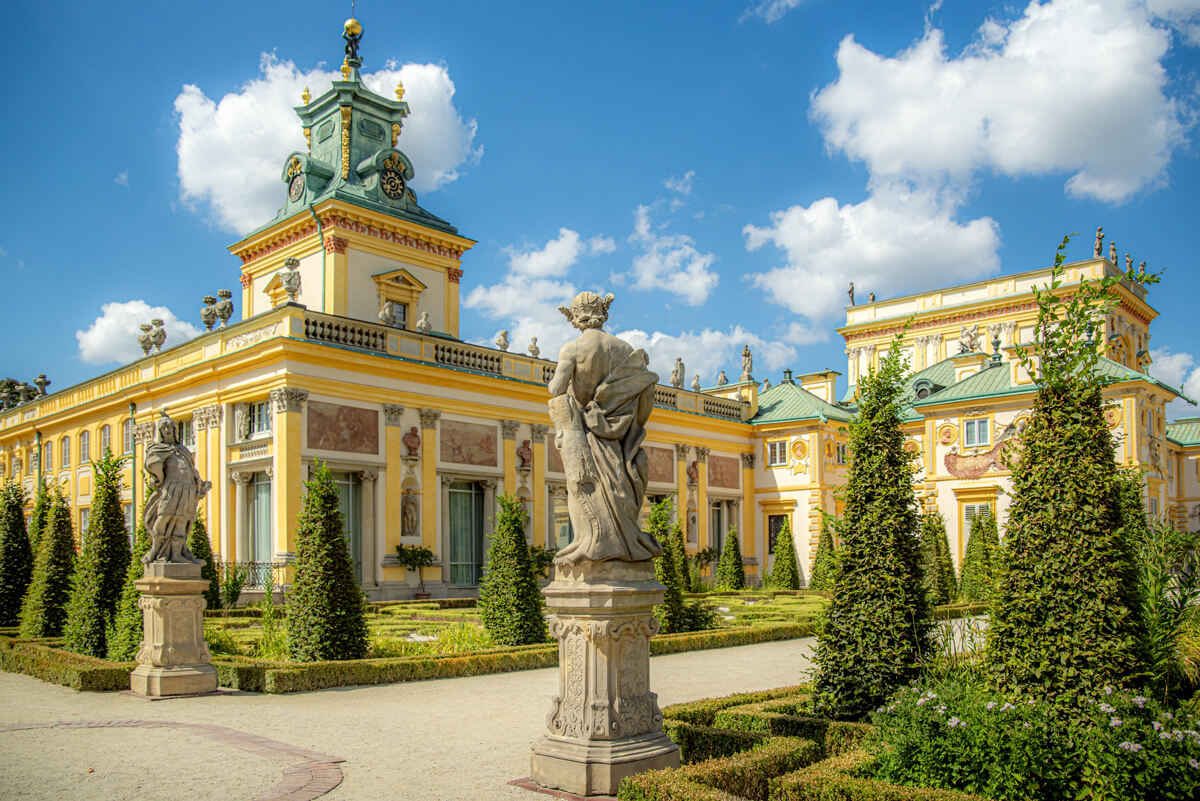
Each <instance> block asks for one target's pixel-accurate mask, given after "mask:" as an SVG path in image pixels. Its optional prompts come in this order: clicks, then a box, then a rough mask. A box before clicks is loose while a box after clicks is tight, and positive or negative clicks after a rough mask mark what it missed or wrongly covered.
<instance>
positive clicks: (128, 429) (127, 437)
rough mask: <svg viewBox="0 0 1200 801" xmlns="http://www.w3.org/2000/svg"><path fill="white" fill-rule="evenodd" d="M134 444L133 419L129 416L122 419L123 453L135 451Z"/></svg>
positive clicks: (123, 454) (126, 454)
mask: <svg viewBox="0 0 1200 801" xmlns="http://www.w3.org/2000/svg"><path fill="white" fill-rule="evenodd" d="M133 446H134V442H133V420H131V419H128V418H127V419H125V420H122V421H121V448H122V450H121V455H122V456H128V455H129V454H131V453H133Z"/></svg>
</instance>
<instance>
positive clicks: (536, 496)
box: [530, 423, 551, 548]
mask: <svg viewBox="0 0 1200 801" xmlns="http://www.w3.org/2000/svg"><path fill="white" fill-rule="evenodd" d="M549 433H550V426H547V425H543V424H541V423H534V424H533V426H532V437H533V439H532V441H531V443H530V444H531V445H532V446H533V475H532V481H533V484H532V486H533V544H534V545H541V546H543V547H545V548H549V547H551V546H550V543H549V542H547V539H548V537H549V536H550V535H549V533H548V528H547V522H546V448H548V447H549V446H548V445H547V444H546V436H547V435H548V434H549Z"/></svg>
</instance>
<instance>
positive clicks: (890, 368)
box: [813, 337, 931, 718]
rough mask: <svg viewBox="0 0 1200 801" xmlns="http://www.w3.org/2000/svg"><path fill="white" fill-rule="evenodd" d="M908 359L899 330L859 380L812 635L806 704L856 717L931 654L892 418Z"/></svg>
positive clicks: (911, 513) (906, 477)
mask: <svg viewBox="0 0 1200 801" xmlns="http://www.w3.org/2000/svg"><path fill="white" fill-rule="evenodd" d="M906 372H907V371H906V366H905V364H904V361H903V359H902V357H901V354H900V341H899V337H897V339H896V340H895V341H893V343H892V347H891V349H890V351H889V352H888V354H887V356H886V357H884V359H883V360H882V361H881V363H880V367H879V370H878V371H877V372H876V371H872V372H871V373H870V374H869V375H868V376H867V377H866V378H864V379H863V380H861V381H860V382H859V385H858V388H859V410H858V414H856V415H855V416H854V418H853V419H852V420H851V422H850V451H851V453H852V454H853V456H854V458H853V459H852V460H851V463H850V476H849V479H848V481H847V484H846V487H845V490H844V497H845V499H846V514H845V517H844V519H843V520H842V522H841V535H842V543H841V547H840V548H839V550H838V570H837V576H836V578H835V580H834V585H833V596H832V598H831V599H830V602H829V606H828V607H827V609H826V612H825V618H824V620H823V623H822V626H821V629H820V633H819V635H818V638H817V652H816V656H815V662H816V665H817V669H816V678H815V683H814V695H813V703H814V706H815V708H816V709H817V710H818V712H819V713H820V714H823V715H828V716H831V717H836V718H860V717H862V716H863V715H865V714H866V713H868V712H870V711H871V710H873V709H875V708H876V707H878V706H879V705H880V704H881V703H882V702H883V701H884V700H886V699H887V698H888V697H889V696H891V695H892V694H893V693H894V692H895V691H896V690H898V689H899V688H900V687H902V686H904V685H905V684H908V683H909V682H910V681H912V680H913V679H915V678H916V677H917V675H918V674H919V671H920V662H921V659H922V658H923V656H924V655H925V654H927V653H929V652H930V629H931V625H930V622H929V607H928V604H927V603H926V600H925V592H924V589H923V588H922V586H921V568H920V553H919V545H920V542H919V539H918V536H917V534H918V532H917V511H916V498H915V497H914V495H913V488H912V473H911V472H910V470H909V459H908V455H907V454H905V452H904V447H903V446H904V435H903V434H902V433H901V430H900V423H901V419H902V413H903V404H904V382H905V377H906Z"/></svg>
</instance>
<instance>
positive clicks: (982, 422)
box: [962, 417, 992, 448]
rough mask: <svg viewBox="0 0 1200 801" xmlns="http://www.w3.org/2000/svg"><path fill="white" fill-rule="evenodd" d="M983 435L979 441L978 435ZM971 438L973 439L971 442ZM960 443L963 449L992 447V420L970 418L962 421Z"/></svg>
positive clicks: (987, 418)
mask: <svg viewBox="0 0 1200 801" xmlns="http://www.w3.org/2000/svg"><path fill="white" fill-rule="evenodd" d="M980 433H982V434H983V435H984V438H983V441H982V442H981V441H979V434H980ZM972 438H974V439H975V441H974V442H972V441H971V440H972ZM962 443H963V447H964V448H990V447H991V446H992V418H991V417H970V418H967V419H965V420H963V434H962Z"/></svg>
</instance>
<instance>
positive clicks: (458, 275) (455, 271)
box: [450, 267, 463, 284]
mask: <svg viewBox="0 0 1200 801" xmlns="http://www.w3.org/2000/svg"><path fill="white" fill-rule="evenodd" d="M462 273H463V271H462V270H460V269H459V268H457V267H451V268H450V283H452V284H457V283H458V282H459V281H461V280H462Z"/></svg>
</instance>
